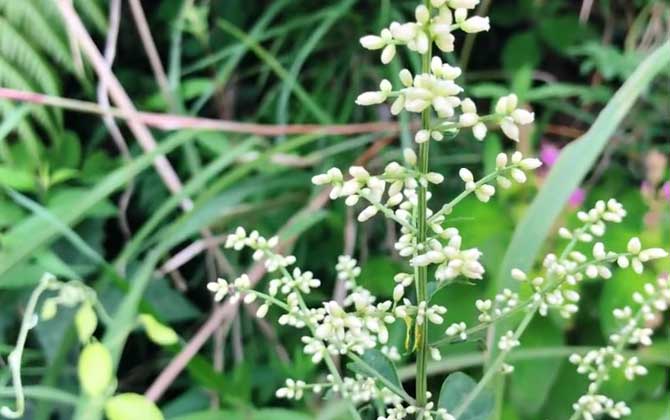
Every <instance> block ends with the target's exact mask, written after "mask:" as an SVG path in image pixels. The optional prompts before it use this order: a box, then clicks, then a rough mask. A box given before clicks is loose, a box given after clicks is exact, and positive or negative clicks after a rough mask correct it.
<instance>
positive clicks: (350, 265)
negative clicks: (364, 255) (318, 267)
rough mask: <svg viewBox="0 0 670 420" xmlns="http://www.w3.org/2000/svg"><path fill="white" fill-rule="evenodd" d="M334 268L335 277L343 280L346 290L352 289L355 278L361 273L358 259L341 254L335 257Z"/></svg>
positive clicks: (354, 284) (354, 285)
mask: <svg viewBox="0 0 670 420" xmlns="http://www.w3.org/2000/svg"><path fill="white" fill-rule="evenodd" d="M335 270H336V271H337V279H338V280H340V281H343V282H344V285H345V287H346V290H354V289H355V288H356V278H357V277H358V276H360V275H361V268H360V267H359V266H358V261H356V260H355V259H353V258H351V257H350V256H349V255H341V256H340V257H339V258H338V259H337V264H336V265H335Z"/></svg>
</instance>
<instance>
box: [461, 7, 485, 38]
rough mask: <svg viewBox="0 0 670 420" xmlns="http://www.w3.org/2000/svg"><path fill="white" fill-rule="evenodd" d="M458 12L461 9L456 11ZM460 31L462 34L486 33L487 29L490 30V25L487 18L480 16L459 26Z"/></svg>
mask: <svg viewBox="0 0 670 420" xmlns="http://www.w3.org/2000/svg"><path fill="white" fill-rule="evenodd" d="M458 10H463V9H457V10H456V11H458ZM461 29H462V30H463V31H464V32H467V33H469V34H473V33H477V32H482V31H488V30H489V29H491V25H490V23H489V18H487V17H481V16H473V17H471V18H470V19H468V20H466V21H465V22H463V23H462V24H461Z"/></svg>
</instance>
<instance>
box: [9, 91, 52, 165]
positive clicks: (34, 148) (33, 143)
mask: <svg viewBox="0 0 670 420" xmlns="http://www.w3.org/2000/svg"><path fill="white" fill-rule="evenodd" d="M14 111H16V106H15V105H14V104H13V103H11V102H9V101H0V114H2V115H9V114H11V113H13V112H14ZM16 133H17V134H18V137H19V139H20V140H21V141H22V142H25V144H26V145H27V148H28V150H29V151H30V153H31V155H32V156H33V158H34V159H36V161H39V160H40V157H41V154H42V153H41V150H42V146H41V144H40V142H39V140H38V139H37V134H35V131H34V130H33V128H32V126H31V125H30V123H29V122H28V121H26V119H22V120H21V121H19V123H18V125H17V126H16Z"/></svg>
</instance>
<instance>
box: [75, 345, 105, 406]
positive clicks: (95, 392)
mask: <svg viewBox="0 0 670 420" xmlns="http://www.w3.org/2000/svg"><path fill="white" fill-rule="evenodd" d="M77 374H78V376H79V385H80V386H81V389H82V390H83V391H84V393H86V395H89V396H91V397H98V396H101V395H102V394H104V393H105V391H107V388H109V385H110V384H111V382H112V378H113V376H112V375H113V367H112V356H111V355H110V353H109V350H107V347H105V346H104V345H103V344H101V343H98V342H95V343H90V344H87V345H86V346H85V347H84V349H83V350H82V351H81V354H80V355H79V363H78V366H77Z"/></svg>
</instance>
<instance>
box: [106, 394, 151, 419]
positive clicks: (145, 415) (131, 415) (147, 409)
mask: <svg viewBox="0 0 670 420" xmlns="http://www.w3.org/2000/svg"><path fill="white" fill-rule="evenodd" d="M105 415H107V418H108V419H109V420H163V413H161V410H159V409H158V407H156V404H154V403H153V402H152V401H150V400H149V399H147V398H146V397H145V396H144V395H140V394H133V393H127V394H119V395H115V396H114V397H112V398H110V399H109V400H107V403H106V404H105Z"/></svg>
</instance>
